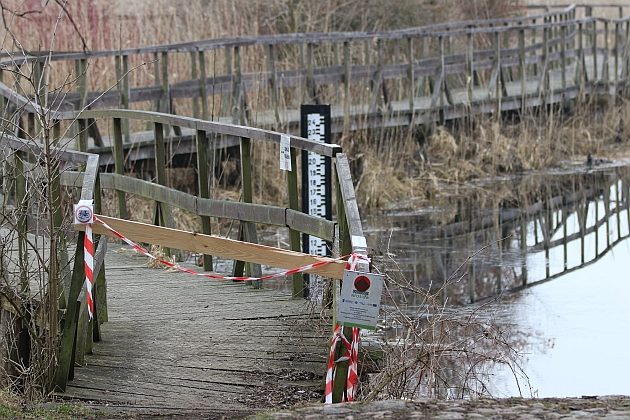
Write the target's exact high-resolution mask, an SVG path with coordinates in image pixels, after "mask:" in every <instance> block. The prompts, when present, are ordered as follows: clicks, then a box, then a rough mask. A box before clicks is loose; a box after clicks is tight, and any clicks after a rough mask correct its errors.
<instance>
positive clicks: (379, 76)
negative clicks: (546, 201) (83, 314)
mask: <svg viewBox="0 0 630 420" xmlns="http://www.w3.org/2000/svg"><path fill="white" fill-rule="evenodd" d="M578 9H579V7H576V6H567V7H566V8H563V9H560V10H554V11H548V12H546V13H543V14H537V15H532V16H522V17H516V18H506V19H492V20H478V21H464V22H454V23H447V24H440V25H433V26H428V27H423V28H411V29H404V30H396V31H389V32H352V33H306V34H287V35H273V36H259V37H240V38H230V39H216V40H203V41H197V42H189V43H182V44H172V45H160V46H154V47H145V48H131V49H125V50H119V51H96V52H88V53H83V52H81V53H53V54H51V55H49V54H46V55H41V56H39V55H32V56H27V57H17V58H16V57H12V58H11V59H7V60H5V61H4V62H3V63H2V64H1V66H3V67H4V68H15V67H16V66H24V65H30V66H32V67H33V72H34V73H37V74H41V73H42V72H44V71H45V70H44V69H43V67H42V63H43V62H44V61H45V60H48V59H50V60H53V63H54V65H55V66H60V68H65V69H66V70H67V71H73V72H74V75H75V76H76V78H77V80H78V83H77V90H76V91H75V92H72V93H67V94H65V95H57V94H56V95H50V96H49V98H48V104H49V105H50V106H51V107H52V108H54V109H65V110H69V109H82V108H83V107H84V106H86V105H89V106H90V107H91V108H99V107H117V108H122V109H127V108H131V107H142V108H144V109H146V107H147V106H149V107H151V108H153V109H154V110H155V111H159V112H165V113H174V111H175V109H174V106H175V105H177V107H178V109H185V110H186V113H190V114H192V115H193V116H194V117H197V118H201V119H203V120H218V119H219V118H226V119H227V120H230V121H231V122H234V123H240V124H245V123H247V124H248V125H250V126H251V125H256V126H265V127H272V128H279V127H283V128H284V131H287V130H295V129H296V127H297V124H298V119H297V117H296V114H295V112H293V110H296V109H298V108H299V105H300V104H302V103H309V102H330V103H332V104H334V105H337V107H338V109H337V110H336V111H335V110H334V111H335V112H333V122H334V127H333V132H341V131H343V130H349V129H360V128H365V127H370V126H373V125H378V126H381V125H383V118H384V116H386V117H387V118H386V120H387V121H386V123H387V124H386V125H390V126H397V125H399V126H405V125H409V123H410V122H413V123H416V124H422V123H428V122H433V121H436V120H440V119H444V118H446V119H448V118H458V117H460V116H462V114H463V113H464V112H465V113H466V114H467V115H468V114H470V112H473V113H480V112H488V111H496V110H497V109H498V110H509V109H521V108H522V107H529V106H539V105H541V104H545V103H555V102H558V101H560V100H566V99H570V98H571V97H574V96H575V95H573V96H572V90H577V88H579V89H580V91H583V92H584V91H586V93H588V92H590V91H591V90H593V89H592V88H593V87H594V86H591V85H595V84H596V82H597V81H600V80H603V81H606V82H608V81H609V80H608V76H606V77H605V78H606V80H604V78H602V77H599V78H598V72H597V70H596V68H597V64H596V63H597V60H596V59H595V57H596V56H597V55H602V57H603V58H602V59H605V60H608V57H609V56H610V57H614V60H615V69H616V70H618V71H617V72H616V73H615V75H617V76H618V77H615V78H614V79H615V81H616V82H619V81H621V80H623V81H625V79H626V76H627V66H626V65H624V66H623V71H622V68H621V64H622V63H626V62H627V54H626V53H625V51H626V43H625V42H623V38H622V37H621V36H617V37H616V38H615V42H614V43H613V45H610V44H609V42H608V40H609V38H610V36H609V35H610V34H612V33H613V31H615V33H619V34H620V33H621V30H622V29H623V27H625V28H627V27H628V20H627V19H622V20H606V19H603V18H592V17H584V18H580V19H577V18H576V11H577V10H578ZM598 40H599V41H598ZM598 42H599V43H600V44H598ZM586 43H588V45H586ZM622 50H623V51H624V52H622ZM590 56H592V57H593V64H592V70H591V71H590V73H591V75H590V78H589V79H588V82H592V83H585V82H586V81H587V79H586V78H584V77H580V78H575V81H574V82H570V83H569V81H568V79H571V78H570V77H568V76H567V73H568V72H569V71H573V72H575V71H578V70H576V69H575V68H574V67H575V63H576V62H577V63H578V68H579V72H580V74H582V75H584V74H585V73H586V71H587V70H586V69H585V66H586V63H585V62H584V61H585V60H584V57H590ZM112 59H113V61H114V63H111V60H112ZM624 60H625V61H624ZM174 63H175V64H174ZM588 64H591V63H588ZM64 66H65V67H64ZM138 66H149V67H152V70H153V78H152V80H145V78H144V77H145V76H143V74H145V73H147V72H146V71H145V72H134V71H132V69H134V68H136V67H138ZM90 67H95V68H110V69H111V68H114V69H115V71H111V72H110V73H111V74H112V75H115V77H111V78H109V79H108V80H106V81H103V83H105V84H106V85H107V86H114V88H113V89H111V90H110V91H89V89H88V84H89V83H88V82H89V81H88V80H87V77H88V73H89V72H88V71H87V69H88V68H90ZM53 68H54V66H53ZM210 69H212V70H211V71H210ZM553 69H561V70H562V71H561V72H560V73H561V74H562V86H561V89H558V88H554V90H553V91H551V88H550V86H549V83H548V79H549V72H550V71H552V70H553ZM49 71H53V70H49ZM173 73H177V74H178V75H179V77H178V79H177V80H175V79H174V77H173ZM599 73H601V71H600V72H599ZM183 74H187V75H189V76H182V75H183ZM517 75H518V77H517ZM599 76H601V74H600V75H599ZM529 79H537V80H538V85H539V86H537V88H536V89H534V90H531V91H530V90H528V89H527V83H526V82H527V81H528V80H529ZM578 79H579V80H578ZM518 80H520V81H521V85H522V86H520V87H521V92H520V94H518V95H514V94H513V93H510V92H508V89H507V86H508V84H509V83H516V82H518ZM5 82H6V81H5ZM17 83H18V84H19V80H18V81H17ZM149 84H150V86H148V85H149ZM337 86H341V88H337ZM616 86H617V85H616ZM481 88H483V89H485V90H486V93H487V94H486V95H483V98H480V97H479V95H477V94H476V93H475V92H476V90H478V89H481ZM458 90H461V91H462V92H463V95H456V94H455V93H456V91H458ZM597 91H601V89H600V90H597ZM409 92H411V93H413V94H409ZM557 93H562V94H563V95H562V97H556V96H555V95H556V94H557ZM565 94H566V95H565ZM456 96H461V97H456ZM254 97H255V98H256V101H257V102H256V103H254V102H252V100H251V98H254ZM422 97H426V98H429V101H428V103H424V102H423V101H421V100H420V98H422ZM248 98H250V100H248ZM401 102H404V103H405V105H404V106H403V105H402V104H401ZM493 102H494V104H493ZM123 131H124V132H125V134H126V135H128V133H129V127H127V126H126V125H125V126H124V127H123ZM126 137H128V136H126ZM95 140H96V137H95Z"/></svg>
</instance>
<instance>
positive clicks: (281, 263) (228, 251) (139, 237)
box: [75, 215, 356, 278]
mask: <svg viewBox="0 0 630 420" xmlns="http://www.w3.org/2000/svg"><path fill="white" fill-rule="evenodd" d="M98 217H99V219H101V220H103V221H104V222H105V223H107V224H108V225H109V226H111V227H112V228H113V229H116V230H117V231H119V232H120V233H122V234H123V235H125V236H126V237H128V238H129V239H131V240H132V241H137V242H144V243H150V244H156V245H162V246H165V247H169V248H174V249H181V250H188V251H193V252H199V253H203V254H212V255H218V256H221V257H223V258H228V259H234V260H242V261H247V262H251V263H254V264H265V265H268V266H271V267H278V268H285V269H291V268H296V267H302V266H305V265H309V264H313V263H315V262H319V261H325V262H329V264H327V265H325V266H322V267H319V268H314V269H311V270H308V271H307V272H309V273H314V274H318V275H320V276H324V277H331V278H341V276H342V275H343V269H344V267H345V263H344V262H342V261H339V260H334V259H332V258H327V257H318V256H313V255H309V254H303V253H299V252H295V251H287V250H282V249H278V248H274V247H269V246H265V245H259V244H253V243H246V242H240V241H235V240H232V239H227V238H220V237H216V236H210V235H203V234H198V233H193V232H185V231H180V230H175V229H170V228H165V227H160V226H152V225H148V224H146V223H140V222H131V221H127V220H122V219H116V218H113V217H107V216H102V215H99V216H98ZM75 228H76V229H78V230H81V229H83V226H81V225H79V226H75ZM93 229H94V233H96V234H98V235H107V236H110V237H113V238H115V237H116V236H115V235H113V234H112V233H111V232H110V231H109V230H107V229H105V228H104V227H103V226H102V225H100V224H98V223H97V224H95V225H94V226H93ZM355 231H356V225H355Z"/></svg>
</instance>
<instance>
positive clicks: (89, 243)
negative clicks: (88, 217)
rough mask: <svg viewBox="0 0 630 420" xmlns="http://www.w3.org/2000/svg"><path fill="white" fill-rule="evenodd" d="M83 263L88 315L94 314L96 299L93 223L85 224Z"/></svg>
mask: <svg viewBox="0 0 630 420" xmlns="http://www.w3.org/2000/svg"><path fill="white" fill-rule="evenodd" d="M83 263H84V266H85V291H86V293H85V295H86V300H87V308H88V315H89V317H90V319H92V317H93V316H94V299H93V298H92V286H93V285H94V241H93V239H92V225H91V224H90V223H88V224H86V225H85V239H84V240H83Z"/></svg>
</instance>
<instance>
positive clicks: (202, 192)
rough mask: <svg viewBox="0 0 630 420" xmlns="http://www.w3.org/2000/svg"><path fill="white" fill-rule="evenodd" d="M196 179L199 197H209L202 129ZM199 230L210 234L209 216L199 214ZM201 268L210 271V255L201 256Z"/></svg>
mask: <svg viewBox="0 0 630 420" xmlns="http://www.w3.org/2000/svg"><path fill="white" fill-rule="evenodd" d="M196 139H197V181H198V183H199V197H201V198H210V187H209V184H208V174H209V173H210V171H211V170H212V169H210V168H209V167H208V152H207V149H208V139H207V134H206V132H205V131H203V130H197V136H196ZM201 232H202V233H203V234H206V235H210V233H211V230H210V218H209V217H208V216H201ZM203 269H204V270H205V271H212V255H204V256H203Z"/></svg>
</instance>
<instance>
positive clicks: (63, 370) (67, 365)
mask: <svg viewBox="0 0 630 420" xmlns="http://www.w3.org/2000/svg"><path fill="white" fill-rule="evenodd" d="M84 239H85V232H79V237H78V240H77V247H76V251H75V254H74V268H73V270H72V281H71V285H70V292H69V297H68V305H67V309H66V318H65V321H64V323H63V330H62V333H61V342H60V345H59V355H58V357H57V369H56V370H55V379H54V385H55V388H56V389H58V390H60V391H62V392H63V391H65V390H66V386H67V384H68V380H69V379H70V375H71V371H72V370H73V367H74V349H75V343H76V331H77V321H78V319H77V318H78V316H77V315H78V312H77V310H78V309H79V308H78V305H77V298H78V297H79V293H80V292H81V288H82V287H83V282H84V280H85V272H84V261H83V241H84Z"/></svg>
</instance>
